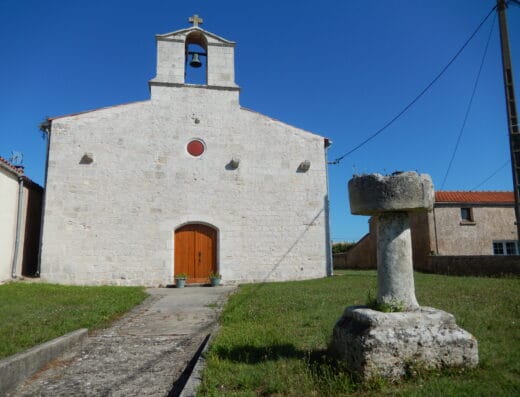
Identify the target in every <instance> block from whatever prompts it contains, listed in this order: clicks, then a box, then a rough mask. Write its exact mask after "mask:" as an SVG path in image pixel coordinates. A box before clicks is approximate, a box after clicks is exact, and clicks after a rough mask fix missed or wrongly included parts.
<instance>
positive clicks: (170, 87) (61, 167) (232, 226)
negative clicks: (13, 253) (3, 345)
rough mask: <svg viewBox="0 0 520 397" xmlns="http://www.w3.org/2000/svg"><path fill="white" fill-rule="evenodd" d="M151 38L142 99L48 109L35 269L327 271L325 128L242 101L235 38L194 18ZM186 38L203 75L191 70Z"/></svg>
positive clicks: (117, 276) (153, 277)
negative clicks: (153, 61) (196, 78)
mask: <svg viewBox="0 0 520 397" xmlns="http://www.w3.org/2000/svg"><path fill="white" fill-rule="evenodd" d="M156 38H157V50H158V54H157V75H156V77H155V78H154V79H152V80H151V81H150V82H149V85H150V91H151V99H150V100H147V101H143V102H137V103H131V104H126V105H119V106H114V107H109V108H103V109H98V110H94V111H87V112H84V113H79V114H75V115H68V116H62V117H56V118H52V119H49V123H48V133H49V140H50V142H49V155H48V156H49V157H48V168H47V184H46V186H47V187H46V198H45V215H44V228H43V238H42V253H41V278H42V279H43V280H45V281H49V282H58V283H64V284H116V285H147V286H157V285H167V284H171V283H173V280H174V275H175V274H178V273H188V274H189V277H190V278H189V280H188V281H191V282H205V281H207V279H208V276H209V274H210V273H212V272H215V273H220V274H221V275H222V279H223V282H230V283H234V282H252V281H264V280H269V281H278V280H295V279H308V278H318V277H324V276H326V275H327V274H330V269H331V263H330V255H329V238H328V237H329V236H328V204H327V203H328V197H327V169H326V168H327V159H326V151H327V147H328V146H329V142H328V140H327V139H325V138H323V137H321V136H319V135H315V134H312V133H310V132H307V131H304V130H301V129H299V128H296V127H293V126H290V125H287V124H284V123H282V122H280V121H277V120H274V119H272V118H270V117H267V116H264V115H262V114H259V113H256V112H254V111H251V110H248V109H245V108H242V107H241V106H240V104H239V92H240V88H239V87H238V86H237V85H236V83H235V79H234V47H235V43H233V42H231V41H228V40H226V39H223V38H221V37H219V36H216V35H214V34H212V33H209V32H207V31H205V30H203V29H201V28H200V27H199V26H198V23H195V24H194V26H193V27H190V28H187V29H183V30H179V31H176V32H173V33H168V34H164V35H158V36H157V37H156ZM191 44H197V45H199V46H200V47H201V48H203V50H204V54H201V57H200V58H204V59H203V61H204V62H206V63H207V64H206V70H207V77H206V84H187V83H186V81H185V75H186V74H185V72H186V70H185V68H187V67H189V57H190V53H189V50H188V48H189V45H191ZM191 55H192V56H193V54H191Z"/></svg>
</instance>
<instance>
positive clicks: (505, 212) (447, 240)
mask: <svg viewBox="0 0 520 397" xmlns="http://www.w3.org/2000/svg"><path fill="white" fill-rule="evenodd" d="M471 207H472V211H473V219H474V222H473V223H469V224H468V223H463V222H461V218H460V206H436V207H435V225H436V232H435V239H436V247H437V254H438V255H493V240H516V239H517V238H516V226H515V214H514V208H513V207H512V206H509V207H498V206H493V207H491V206H476V205H472V206H471ZM433 243H435V242H433ZM434 246H435V245H434Z"/></svg>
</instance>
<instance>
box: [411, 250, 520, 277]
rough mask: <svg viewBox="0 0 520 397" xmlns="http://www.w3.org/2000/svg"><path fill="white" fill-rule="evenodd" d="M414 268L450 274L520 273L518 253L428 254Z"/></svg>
mask: <svg viewBox="0 0 520 397" xmlns="http://www.w3.org/2000/svg"><path fill="white" fill-rule="evenodd" d="M415 270H418V271H422V272H427V273H436V274H446V275H452V276H502V275H520V255H510V256H498V255H488V256H476V255H474V256H473V255H471V256H470V255H468V256H441V255H438V256H428V257H427V258H426V263H425V264H424V265H419V266H415Z"/></svg>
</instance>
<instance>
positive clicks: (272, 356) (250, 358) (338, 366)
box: [212, 343, 358, 395]
mask: <svg viewBox="0 0 520 397" xmlns="http://www.w3.org/2000/svg"><path fill="white" fill-rule="evenodd" d="M212 354H215V355H216V356H218V358H219V359H221V360H228V361H231V362H233V363H239V364H250V365H256V364H262V363H266V362H275V361H284V360H290V359H294V360H298V361H300V362H301V363H302V364H303V367H304V368H306V371H307V373H308V374H309V375H310V377H311V378H312V379H313V383H314V385H315V386H316V387H317V388H318V389H319V390H321V391H322V392H323V394H322V395H336V394H338V393H336V392H335V391H334V390H336V389H337V387H338V384H340V386H339V387H340V388H342V389H345V390H348V391H350V392H351V391H353V390H356V389H357V388H358V385H356V383H355V382H354V381H353V377H352V374H350V373H349V371H348V370H347V368H346V367H345V365H344V363H343V362H341V361H340V360H338V359H337V358H336V357H334V355H333V354H331V353H330V351H329V350H327V349H318V350H300V349H297V348H296V347H295V346H294V345H292V344H289V343H287V344H274V345H269V346H260V347H258V346H248V345H243V346H237V347H234V348H231V349H228V348H225V347H215V348H214V349H213V351H212ZM339 379H343V381H341V380H339ZM339 394H342V393H339ZM342 395H344V394H342Z"/></svg>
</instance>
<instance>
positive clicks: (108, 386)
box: [9, 287, 234, 396]
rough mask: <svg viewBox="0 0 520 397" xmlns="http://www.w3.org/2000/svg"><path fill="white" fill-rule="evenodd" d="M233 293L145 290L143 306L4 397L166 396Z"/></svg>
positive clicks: (191, 289) (194, 289) (222, 290)
mask: <svg viewBox="0 0 520 397" xmlns="http://www.w3.org/2000/svg"><path fill="white" fill-rule="evenodd" d="M233 290H234V287H218V288H207V287H189V288H184V289H173V288H171V289H170V288H161V289H159V288H157V289H149V290H148V292H149V293H150V294H151V296H150V297H149V298H148V299H147V300H146V301H145V302H144V303H143V304H141V305H139V306H138V307H136V308H134V309H133V310H132V311H130V312H129V313H128V314H127V315H126V316H124V317H123V318H122V319H120V320H119V321H117V322H116V323H115V324H114V325H113V326H112V327H110V328H108V329H105V330H100V331H98V332H96V333H95V334H93V335H91V336H89V337H88V338H87V340H86V342H84V343H83V344H82V345H81V346H78V347H77V348H76V349H74V350H73V351H70V352H67V353H66V354H64V355H62V356H61V357H59V358H58V359H56V360H54V361H53V362H51V363H50V364H49V365H47V367H45V368H44V369H42V370H41V371H40V372H38V373H37V374H36V375H34V376H33V377H31V378H30V379H28V380H27V381H26V382H25V383H24V384H22V385H21V386H20V387H18V388H17V389H15V390H14V391H13V392H12V393H10V394H9V396H167V395H168V394H169V393H170V391H171V390H172V387H173V385H174V383H175V381H176V380H177V379H178V378H179V377H180V375H181V373H182V372H183V370H184V369H185V367H186V365H187V364H188V362H189V361H190V360H191V359H192V357H193V355H194V354H195V352H196V351H197V349H198V348H199V346H200V344H201V343H202V342H203V340H204V339H205V337H206V336H207V335H208V334H209V333H211V332H212V331H213V330H214V329H215V327H216V325H217V321H218V316H219V315H220V311H221V308H222V306H223V304H224V303H225V301H226V300H227V297H228V296H229V295H230V294H231V293H232V292H233Z"/></svg>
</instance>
